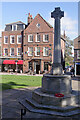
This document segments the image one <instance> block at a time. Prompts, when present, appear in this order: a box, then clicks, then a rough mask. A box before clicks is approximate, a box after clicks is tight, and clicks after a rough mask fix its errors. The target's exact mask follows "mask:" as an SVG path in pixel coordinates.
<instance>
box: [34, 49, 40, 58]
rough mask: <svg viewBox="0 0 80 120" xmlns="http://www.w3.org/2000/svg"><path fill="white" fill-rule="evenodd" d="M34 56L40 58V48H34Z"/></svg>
mask: <svg viewBox="0 0 80 120" xmlns="http://www.w3.org/2000/svg"><path fill="white" fill-rule="evenodd" d="M35 56H40V47H35Z"/></svg>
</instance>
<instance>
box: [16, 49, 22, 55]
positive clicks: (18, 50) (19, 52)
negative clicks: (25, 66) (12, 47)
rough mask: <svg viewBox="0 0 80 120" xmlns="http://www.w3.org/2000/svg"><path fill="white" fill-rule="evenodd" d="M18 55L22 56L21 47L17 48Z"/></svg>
mask: <svg viewBox="0 0 80 120" xmlns="http://www.w3.org/2000/svg"><path fill="white" fill-rule="evenodd" d="M17 56H21V48H17Z"/></svg>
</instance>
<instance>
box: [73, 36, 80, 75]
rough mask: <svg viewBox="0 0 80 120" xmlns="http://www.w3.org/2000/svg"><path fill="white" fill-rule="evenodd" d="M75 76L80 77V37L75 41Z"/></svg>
mask: <svg viewBox="0 0 80 120" xmlns="http://www.w3.org/2000/svg"><path fill="white" fill-rule="evenodd" d="M74 66H75V75H80V35H79V36H78V37H77V38H75V39H74Z"/></svg>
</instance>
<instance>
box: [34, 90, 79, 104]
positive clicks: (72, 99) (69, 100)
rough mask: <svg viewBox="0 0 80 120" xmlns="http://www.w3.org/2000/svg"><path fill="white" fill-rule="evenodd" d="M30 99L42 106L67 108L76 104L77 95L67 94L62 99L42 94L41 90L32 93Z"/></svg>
mask: <svg viewBox="0 0 80 120" xmlns="http://www.w3.org/2000/svg"><path fill="white" fill-rule="evenodd" d="M32 98H33V99H34V100H35V101H36V102H38V103H39V104H44V105H54V106H69V105H75V104H76V103H78V95H75V94H67V95H64V97H56V96H55V95H54V94H48V93H47V94H46V93H43V92H42V91H41V88H38V89H35V90H34V91H33V93H32Z"/></svg>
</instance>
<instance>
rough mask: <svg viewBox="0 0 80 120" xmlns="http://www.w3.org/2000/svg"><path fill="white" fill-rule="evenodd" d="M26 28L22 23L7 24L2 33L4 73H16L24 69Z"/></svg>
mask: <svg viewBox="0 0 80 120" xmlns="http://www.w3.org/2000/svg"><path fill="white" fill-rule="evenodd" d="M25 27H26V24H25V23H23V22H21V21H18V22H14V23H9V24H6V27H5V30H4V31H3V32H2V61H3V65H2V66H3V67H2V68H3V69H2V71H8V70H11V71H15V70H16V69H18V70H19V69H21V68H22V67H23V61H22V58H23V55H22V53H23V30H24V29H25ZM16 64H17V65H16ZM16 67H17V68H16Z"/></svg>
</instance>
